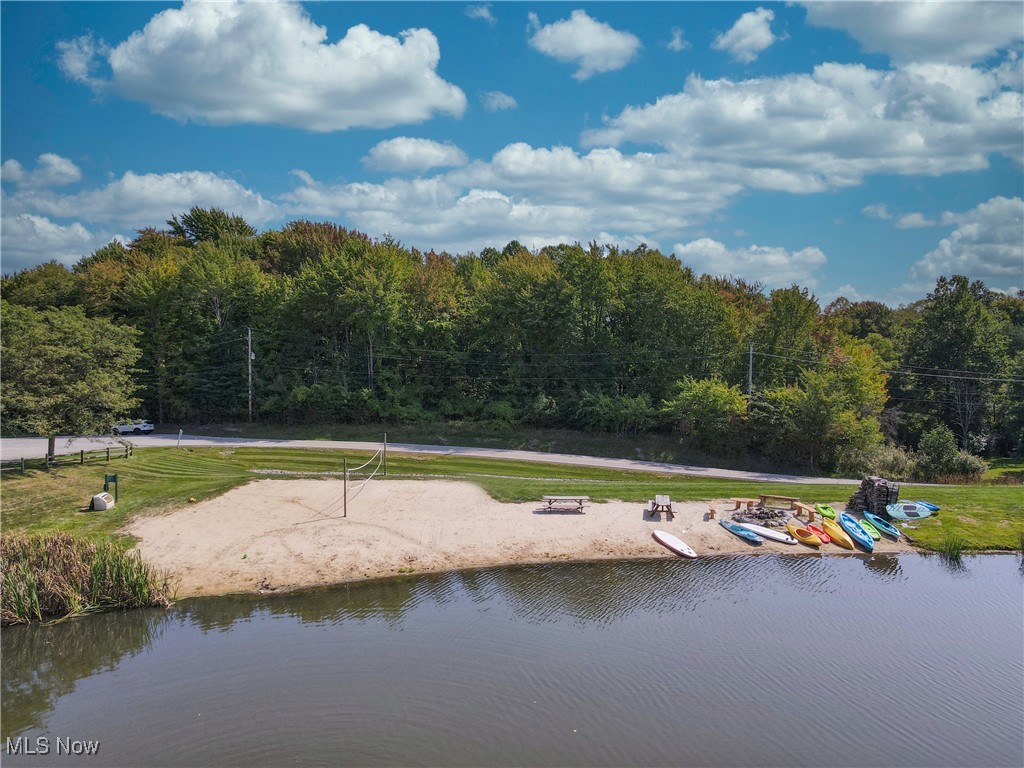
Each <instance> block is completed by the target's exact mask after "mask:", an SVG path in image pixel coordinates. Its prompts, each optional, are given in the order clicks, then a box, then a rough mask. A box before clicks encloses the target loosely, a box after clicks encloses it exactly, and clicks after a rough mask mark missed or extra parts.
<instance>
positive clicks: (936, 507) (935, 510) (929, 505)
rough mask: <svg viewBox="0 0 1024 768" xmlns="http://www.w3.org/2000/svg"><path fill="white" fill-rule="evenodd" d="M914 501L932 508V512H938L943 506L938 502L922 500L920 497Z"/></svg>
mask: <svg viewBox="0 0 1024 768" xmlns="http://www.w3.org/2000/svg"><path fill="white" fill-rule="evenodd" d="M914 503H915V504H919V505H920V506H922V507H924V508H925V509H930V510H931V511H932V512H938V511H939V510H940V509H942V507H940V506H939V505H938V504H932V503H931V502H930V501H921V500H920V499H918V500H917V501H915V502H914Z"/></svg>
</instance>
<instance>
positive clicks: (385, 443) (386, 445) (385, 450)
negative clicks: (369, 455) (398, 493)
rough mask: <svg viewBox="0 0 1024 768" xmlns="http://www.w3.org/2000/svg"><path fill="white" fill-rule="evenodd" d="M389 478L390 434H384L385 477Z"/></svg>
mask: <svg viewBox="0 0 1024 768" xmlns="http://www.w3.org/2000/svg"><path fill="white" fill-rule="evenodd" d="M387 476H388V433H387V432H385V433H384V477H387Z"/></svg>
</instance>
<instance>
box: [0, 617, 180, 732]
mask: <svg viewBox="0 0 1024 768" xmlns="http://www.w3.org/2000/svg"><path fill="white" fill-rule="evenodd" d="M167 620H168V614H167V613H166V612H165V611H150V610H137V611H124V612H119V613H107V614H102V615H99V616H92V617H89V618H88V619H83V620H76V621H64V622H60V623H58V624H54V625H52V626H49V627H41V626H38V625H34V626H27V627H10V628H7V629H4V631H3V634H2V640H3V681H2V690H3V698H2V706H3V716H2V721H3V732H2V735H0V738H3V739H6V738H7V736H8V735H10V734H12V733H20V732H22V731H24V730H26V729H28V728H38V727H39V726H40V723H41V720H42V718H43V717H44V716H45V714H46V713H47V712H49V711H50V710H51V709H52V708H53V706H54V703H55V702H56V701H57V699H58V698H59V697H61V696H64V695H65V694H68V693H71V691H73V690H74V687H75V683H76V681H78V680H79V679H81V678H84V677H89V676H91V675H95V674H97V673H99V672H103V671H110V670H113V669H116V668H117V665H118V664H119V663H120V662H121V660H122V659H123V658H124V657H126V656H133V655H135V654H138V653H140V652H142V651H143V650H144V649H146V648H148V647H149V646H150V645H151V644H152V643H153V641H154V640H156V639H157V638H158V637H159V636H160V632H161V630H162V628H163V627H164V625H165V624H166V622H167Z"/></svg>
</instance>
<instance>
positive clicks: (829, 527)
mask: <svg viewBox="0 0 1024 768" xmlns="http://www.w3.org/2000/svg"><path fill="white" fill-rule="evenodd" d="M821 527H822V528H824V529H825V533H827V534H828V535H829V538H830V539H832V543H833V544H835V545H836V546H837V547H845V548H846V549H853V539H851V538H850V537H849V536H847V535H846V531H844V530H843V529H842V528H840V527H839V523H837V522H836V521H835V520H829V519H828V518H827V517H826V518H825V519H824V520H822V521H821Z"/></svg>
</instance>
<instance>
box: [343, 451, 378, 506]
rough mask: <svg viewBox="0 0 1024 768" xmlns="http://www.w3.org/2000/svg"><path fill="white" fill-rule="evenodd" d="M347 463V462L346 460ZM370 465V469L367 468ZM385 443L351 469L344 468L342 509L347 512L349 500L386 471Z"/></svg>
mask: <svg viewBox="0 0 1024 768" xmlns="http://www.w3.org/2000/svg"><path fill="white" fill-rule="evenodd" d="M346 463H347V462H346ZM367 467H370V469H367ZM387 469H388V465H387V444H385V445H383V446H381V447H380V448H379V449H378V450H377V452H376V453H375V454H373V456H371V457H370V458H369V459H367V460H366V461H365V462H363V463H362V464H360V465H359V466H358V467H354V468H353V469H348V468H346V469H345V499H344V502H343V503H344V510H345V514H348V505H349V502H351V501H353V500H354V499H355V498H356V497H357V496H358V495H359V494H360V493H362V491H363V488H365V487H366V484H367V483H368V482H370V481H371V480H373V478H375V477H377V476H378V475H383V474H386V473H387Z"/></svg>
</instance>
